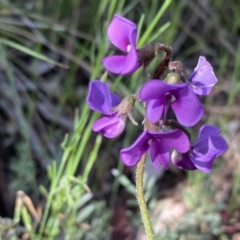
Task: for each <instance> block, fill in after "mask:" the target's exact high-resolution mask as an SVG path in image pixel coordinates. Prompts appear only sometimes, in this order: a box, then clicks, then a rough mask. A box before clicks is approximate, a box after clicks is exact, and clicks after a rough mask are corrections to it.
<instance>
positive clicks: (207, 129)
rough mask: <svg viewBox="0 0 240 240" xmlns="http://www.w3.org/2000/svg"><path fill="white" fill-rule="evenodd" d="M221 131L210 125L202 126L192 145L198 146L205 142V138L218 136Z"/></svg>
mask: <svg viewBox="0 0 240 240" xmlns="http://www.w3.org/2000/svg"><path fill="white" fill-rule="evenodd" d="M220 132H221V130H220V129H219V128H217V127H215V126H212V125H203V126H202V127H201V128H200V130H199V136H198V140H197V142H196V143H195V144H194V145H197V144H199V143H200V142H202V141H205V140H206V139H207V138H209V137H210V136H213V135H217V134H220Z"/></svg>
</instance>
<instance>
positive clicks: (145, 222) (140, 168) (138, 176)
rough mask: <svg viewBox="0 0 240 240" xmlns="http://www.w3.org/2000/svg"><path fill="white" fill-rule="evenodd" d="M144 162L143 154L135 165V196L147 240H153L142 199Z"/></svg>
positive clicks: (144, 203) (150, 225)
mask: <svg viewBox="0 0 240 240" xmlns="http://www.w3.org/2000/svg"><path fill="white" fill-rule="evenodd" d="M145 161H146V154H144V155H143V156H142V158H141V160H140V162H139V163H138V165H137V170H136V192H137V193H136V195H137V200H138V205H139V208H140V213H141V215H142V220H143V225H144V228H145V232H146V235H147V239H148V240H154V234H153V229H152V224H151V221H150V218H149V214H148V210H147V205H146V202H145V199H144V191H143V173H144V165H145Z"/></svg>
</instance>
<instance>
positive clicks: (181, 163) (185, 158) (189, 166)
mask: <svg viewBox="0 0 240 240" xmlns="http://www.w3.org/2000/svg"><path fill="white" fill-rule="evenodd" d="M179 158H181V159H179ZM172 162H173V164H174V165H175V166H177V167H178V168H180V169H186V170H196V169H197V168H196V167H195V166H194V164H193V163H192V160H191V159H190V158H189V155H188V152H187V153H183V154H182V156H179V157H177V156H175V157H172Z"/></svg>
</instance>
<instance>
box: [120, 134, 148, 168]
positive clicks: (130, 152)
mask: <svg viewBox="0 0 240 240" xmlns="http://www.w3.org/2000/svg"><path fill="white" fill-rule="evenodd" d="M149 140H150V136H149V134H148V132H147V131H144V132H143V133H142V134H141V135H140V136H139V137H138V139H137V140H136V141H135V142H134V143H133V144H132V145H131V146H130V147H128V148H124V149H122V150H121V151H120V156H121V159H122V161H123V163H124V164H125V165H127V166H135V165H136V164H137V163H138V162H139V161H140V160H141V157H142V155H143V154H144V153H146V152H147V151H148V149H149Z"/></svg>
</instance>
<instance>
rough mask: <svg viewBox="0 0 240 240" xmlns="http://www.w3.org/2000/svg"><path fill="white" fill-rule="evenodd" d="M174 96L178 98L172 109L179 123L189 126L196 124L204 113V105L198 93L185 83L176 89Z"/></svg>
mask: <svg viewBox="0 0 240 240" xmlns="http://www.w3.org/2000/svg"><path fill="white" fill-rule="evenodd" d="M174 96H175V98H176V100H175V101H174V102H173V103H172V109H173V111H174V112H175V114H176V118H177V120H178V121H179V123H180V124H182V125H184V126H187V127H191V126H193V125H195V124H196V123H197V122H198V121H199V120H200V119H201V117H202V115H203V107H202V105H201V103H200V101H199V99H198V97H197V96H196V94H195V93H194V92H193V91H192V89H191V88H190V87H189V86H188V85H185V87H184V88H182V89H179V90H178V91H175V93H174Z"/></svg>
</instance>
